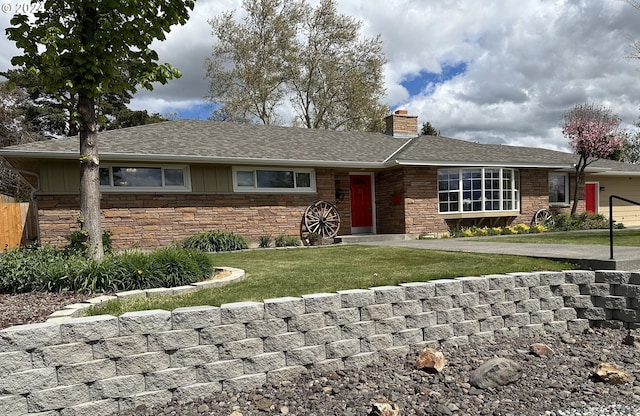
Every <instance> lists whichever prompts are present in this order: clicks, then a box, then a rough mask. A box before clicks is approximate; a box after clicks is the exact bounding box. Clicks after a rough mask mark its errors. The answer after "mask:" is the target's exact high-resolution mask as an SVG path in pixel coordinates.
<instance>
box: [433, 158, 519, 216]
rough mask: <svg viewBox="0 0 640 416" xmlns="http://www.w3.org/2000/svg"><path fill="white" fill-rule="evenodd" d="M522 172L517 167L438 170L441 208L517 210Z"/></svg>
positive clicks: (457, 210) (452, 210) (448, 210)
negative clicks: (520, 173)
mask: <svg viewBox="0 0 640 416" xmlns="http://www.w3.org/2000/svg"><path fill="white" fill-rule="evenodd" d="M519 192H520V175H519V173H518V171H517V170H516V169H506V168H468V169H439V170H438V212H440V213H441V214H448V213H466V212H485V211H491V212H495V211H518V210H519V209H520V194H519Z"/></svg>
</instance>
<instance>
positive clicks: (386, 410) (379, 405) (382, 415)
mask: <svg viewBox="0 0 640 416" xmlns="http://www.w3.org/2000/svg"><path fill="white" fill-rule="evenodd" d="M399 414H400V408H399V407H398V405H397V404H395V403H393V402H390V401H379V402H375V403H374V404H373V407H372V409H371V415H372V416H398V415H399Z"/></svg>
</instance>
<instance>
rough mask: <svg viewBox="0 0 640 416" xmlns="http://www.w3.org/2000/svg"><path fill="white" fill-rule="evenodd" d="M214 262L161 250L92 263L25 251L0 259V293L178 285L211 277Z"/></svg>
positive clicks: (59, 253) (48, 251)
mask: <svg viewBox="0 0 640 416" xmlns="http://www.w3.org/2000/svg"><path fill="white" fill-rule="evenodd" d="M213 272H214V265H213V260H212V258H211V257H210V256H209V255H207V254H205V253H203V252H201V251H197V250H185V249H182V248H176V247H171V248H165V249H160V250H156V251H154V252H152V253H150V254H144V253H141V252H125V253H123V254H109V255H107V256H105V258H104V259H103V260H100V261H98V260H94V259H90V258H87V257H85V256H84V255H82V254H80V253H75V254H71V253H70V252H69V251H67V250H64V249H62V250H59V249H56V248H53V247H48V246H45V247H38V246H32V247H23V248H16V249H12V250H8V251H6V252H5V253H4V255H2V256H0V293H12V294H15V293H25V292H61V291H65V290H70V291H74V292H83V293H96V292H115V291H122V290H134V289H151V288H157V287H172V286H182V285H187V284H190V283H194V282H197V281H201V280H205V279H208V278H209V277H211V276H212V275H213Z"/></svg>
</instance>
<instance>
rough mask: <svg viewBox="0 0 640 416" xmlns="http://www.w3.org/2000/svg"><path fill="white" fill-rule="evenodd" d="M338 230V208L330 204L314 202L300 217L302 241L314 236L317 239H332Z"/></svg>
mask: <svg viewBox="0 0 640 416" xmlns="http://www.w3.org/2000/svg"><path fill="white" fill-rule="evenodd" d="M339 229H340V214H338V208H336V206H335V205H333V204H332V203H331V202H327V201H315V202H314V203H312V204H311V205H309V206H308V207H307V209H306V210H305V211H304V215H303V216H302V223H301V225H300V237H301V238H302V240H303V241H306V240H308V239H309V238H310V236H311V235H316V236H318V238H333V237H335V236H336V235H338V230H339Z"/></svg>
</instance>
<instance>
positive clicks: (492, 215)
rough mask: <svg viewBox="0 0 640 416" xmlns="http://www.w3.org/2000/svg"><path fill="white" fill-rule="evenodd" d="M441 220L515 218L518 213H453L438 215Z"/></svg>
mask: <svg viewBox="0 0 640 416" xmlns="http://www.w3.org/2000/svg"><path fill="white" fill-rule="evenodd" d="M438 215H439V216H440V217H441V218H443V219H445V220H446V219H465V218H498V217H517V216H518V215H520V211H477V212H453V213H450V214H449V213H438Z"/></svg>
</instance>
